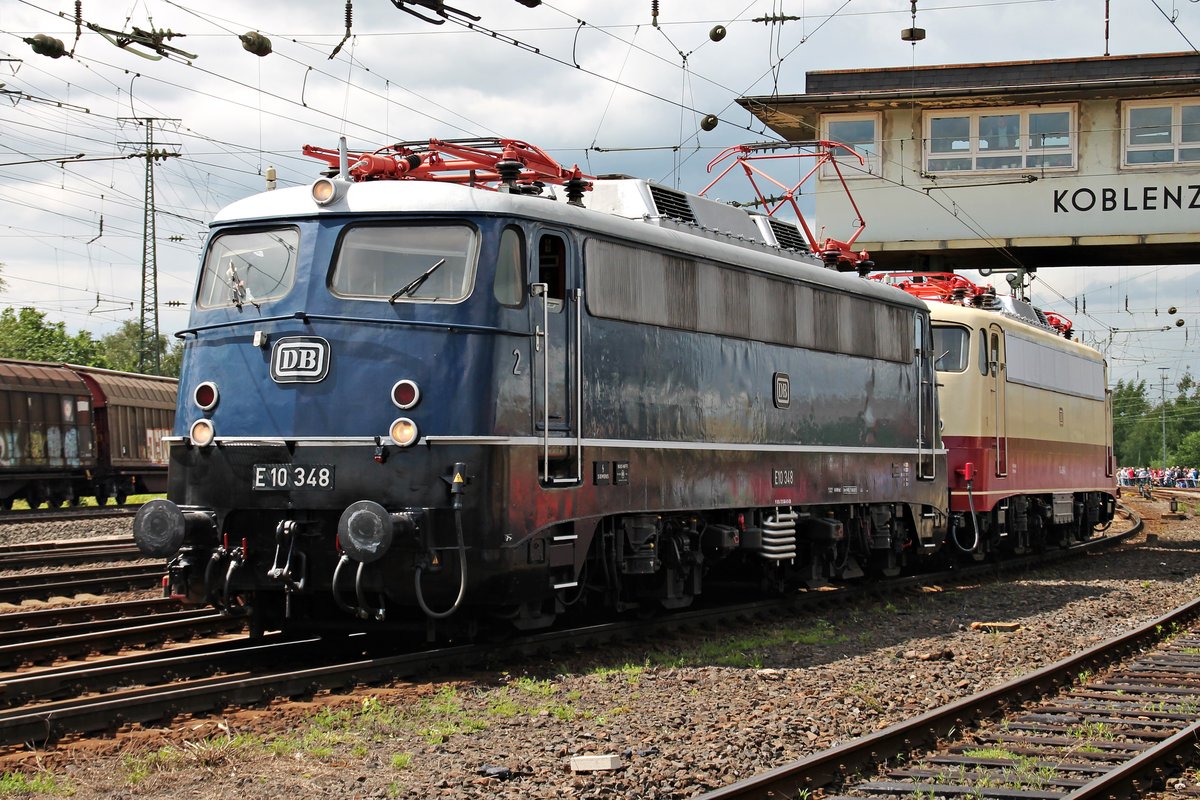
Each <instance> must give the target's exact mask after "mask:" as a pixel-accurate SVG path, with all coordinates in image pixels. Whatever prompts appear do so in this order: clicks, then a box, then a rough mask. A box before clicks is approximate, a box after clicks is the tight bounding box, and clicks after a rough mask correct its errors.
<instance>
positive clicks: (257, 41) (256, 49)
mask: <svg viewBox="0 0 1200 800" xmlns="http://www.w3.org/2000/svg"><path fill="white" fill-rule="evenodd" d="M238 38H239V39H241V40H242V49H243V50H245V51H246V52H247V53H253V54H254V55H256V56H258V57H259V58H262V57H263V56H269V55H271V40H270V39H268V38H267V37H266V36H263V35H262V34H261V33H259V32H258V31H247V32H246V33H243V34H242V35H241V36H239V37H238Z"/></svg>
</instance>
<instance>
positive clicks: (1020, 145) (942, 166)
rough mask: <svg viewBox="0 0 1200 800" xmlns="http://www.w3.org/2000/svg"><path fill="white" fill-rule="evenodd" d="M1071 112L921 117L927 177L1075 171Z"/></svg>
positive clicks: (1008, 110)
mask: <svg viewBox="0 0 1200 800" xmlns="http://www.w3.org/2000/svg"><path fill="white" fill-rule="evenodd" d="M1074 122H1075V107H1074V106H1060V107H1055V106H1040V107H1037V108H1005V109H984V110H980V111H945V112H940V111H939V112H936V113H930V114H928V115H927V116H926V117H925V168H926V170H928V171H929V172H994V171H1000V170H1017V169H1046V170H1051V169H1073V168H1074V167H1075V136H1074V134H1073V131H1074V129H1075V125H1074Z"/></svg>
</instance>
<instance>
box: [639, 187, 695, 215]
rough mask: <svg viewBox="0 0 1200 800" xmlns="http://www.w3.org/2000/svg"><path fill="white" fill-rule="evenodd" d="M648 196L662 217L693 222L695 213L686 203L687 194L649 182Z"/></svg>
mask: <svg viewBox="0 0 1200 800" xmlns="http://www.w3.org/2000/svg"><path fill="white" fill-rule="evenodd" d="M650 197H652V198H653V199H654V207H655V208H657V209H658V213H659V214H660V215H662V216H664V217H672V218H674V219H678V220H682V221H683V222H695V221H696V215H695V214H694V213H692V207H691V205H689V204H688V200H687V195H685V194H684V193H683V192H676V191H673V190H671V189H664V188H663V187H662V186H655V185H654V184H650Z"/></svg>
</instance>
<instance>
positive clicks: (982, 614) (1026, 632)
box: [539, 519, 1200, 675]
mask: <svg viewBox="0 0 1200 800" xmlns="http://www.w3.org/2000/svg"><path fill="white" fill-rule="evenodd" d="M1165 525H1167V526H1171V527H1164V526H1165ZM1148 530H1150V531H1151V536H1152V537H1153V536H1154V535H1157V540H1156V541H1151V542H1146V541H1145V540H1144V539H1143V536H1139V537H1138V538H1137V539H1136V540H1135V543H1134V544H1131V545H1118V546H1117V547H1116V549H1114V550H1109V551H1106V552H1101V553H1096V554H1094V555H1090V556H1084V557H1081V558H1077V559H1072V560H1069V561H1065V562H1059V563H1055V564H1050V565H1047V566H1045V567H1040V568H1036V569H1032V570H1029V571H1027V572H1018V573H1011V574H1009V575H1007V576H1005V577H1004V578H1002V579H989V580H986V581H983V582H977V583H972V584H964V585H957V586H927V587H923V588H922V589H920V590H913V591H912V592H910V593H906V594H902V595H892V596H890V597H887V598H884V599H879V598H875V599H867V600H862V601H859V602H855V603H851V604H849V605H845V606H843V605H831V606H830V608H829V609H827V610H823V611H813V612H807V613H798V614H796V615H793V616H789V617H788V618H786V619H778V620H774V621H769V622H754V623H749V622H748V623H745V624H742V625H738V626H737V627H726V628H723V629H716V630H712V631H706V632H702V633H701V632H697V633H693V634H680V635H676V636H672V637H670V638H669V639H663V640H658V641H655V642H653V643H650V644H636V645H635V644H631V645H628V646H624V647H622V646H615V647H611V648H609V649H608V650H606V653H605V655H604V656H601V657H599V658H596V657H591V658H589V659H587V660H586V662H584V661H577V660H576V659H568V660H561V661H558V662H557V663H555V664H554V665H546V668H547V669H546V672H545V674H546V675H552V674H554V673H556V672H557V673H563V672H567V673H571V672H575V673H578V672H580V671H583V672H587V671H595V670H597V669H598V668H597V666H596V664H597V662H599V663H601V664H603V665H604V666H601V667H599V669H609V668H611V669H619V668H621V667H622V665H624V666H626V667H628V666H629V665H641V666H644V667H680V668H684V667H686V668H697V667H740V668H754V669H765V670H768V671H769V670H789V669H797V668H812V667H818V666H822V665H825V664H830V663H833V662H835V661H839V660H842V659H847V658H855V657H860V656H867V655H870V654H876V655H878V654H879V653H880V651H884V652H885V654H886V656H887V658H888V661H889V662H890V664H895V663H896V660H903V661H904V662H909V661H939V660H953V659H954V658H955V657H956V654H955V653H954V652H953V651H954V649H955V644H954V643H951V644H950V645H949V652H947V651H946V650H945V646H944V645H942V647H943V650H941V651H938V650H937V649H936V647H937V646H932V645H930V646H929V647H932V648H933V649H931V650H928V651H926V650H923V649H922V647H923V645H922V642H921V640H922V639H933V638H939V637H940V638H943V640H944V639H945V637H958V638H959V641H960V642H963V644H964V646H963V648H962V649H964V650H969V651H972V652H973V653H974V652H975V651H978V650H980V649H982V650H984V651H987V650H989V649H994V650H995V651H996V653H997V654H1006V651H1008V650H1012V649H1018V650H1021V649H1028V648H1035V649H1036V648H1037V647H1038V646H1039V642H1041V640H1042V638H1050V637H1052V636H1059V637H1061V636H1062V635H1063V634H1064V633H1066V634H1067V635H1074V636H1080V635H1081V636H1084V637H1086V638H1090V639H1091V640H1096V641H1098V640H1100V639H1105V638H1108V637H1109V636H1112V635H1115V634H1116V633H1117V632H1119V631H1120V630H1124V629H1128V628H1132V627H1134V626H1136V625H1137V624H1140V623H1141V622H1143V621H1145V620H1148V619H1152V618H1154V617H1157V616H1159V615H1161V614H1163V613H1166V612H1167V611H1169V610H1170V609H1171V608H1174V607H1176V606H1178V605H1181V604H1183V603H1184V602H1187V601H1188V600H1190V599H1191V598H1192V597H1193V596H1195V595H1196V594H1200V582H1196V578H1197V576H1198V575H1200V522H1198V521H1197V520H1194V519H1192V520H1187V521H1185V522H1159V521H1158V520H1155V521H1154V525H1153V529H1151V528H1150V527H1149V526H1148ZM1154 530H1157V531H1158V533H1157V534H1155V533H1154ZM1187 582H1195V583H1196V585H1195V586H1194V587H1193V588H1192V589H1191V590H1187V589H1183V588H1182V584H1185V583H1187ZM1181 589H1182V590H1181ZM1076 604H1086V606H1081V607H1079V608H1076V607H1075V606H1076ZM973 622H1008V623H1017V624H1018V625H1020V626H1021V629H1020V630H1019V631H1018V632H1015V633H986V632H980V631H977V630H973V629H972V628H971V623H973ZM981 637H982V644H981ZM1024 655H1025V657H1026V658H1027V659H1028V658H1029V657H1030V654H1029V653H1028V652H1026V653H1025V654H1024ZM1063 655H1065V653H1064V654H1063ZM1041 656H1042V654H1040V653H1036V654H1035V655H1034V656H1033V660H1034V661H1045V662H1046V663H1049V661H1053V660H1056V659H1057V657H1059V654H1058V653H1057V651H1055V652H1053V653H1048V654H1046V657H1045V658H1042V657H1041ZM1051 656H1053V657H1051ZM880 668H881V669H890V668H893V667H892V666H890V665H889V664H888V663H883V664H880ZM900 668H902V669H909V668H910V667H908V666H902V667H900ZM539 671H540V670H539Z"/></svg>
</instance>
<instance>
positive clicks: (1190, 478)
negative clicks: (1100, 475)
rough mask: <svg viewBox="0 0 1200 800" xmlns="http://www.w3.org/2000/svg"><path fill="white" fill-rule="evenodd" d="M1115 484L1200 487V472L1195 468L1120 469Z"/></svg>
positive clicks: (1182, 487) (1183, 487)
mask: <svg viewBox="0 0 1200 800" xmlns="http://www.w3.org/2000/svg"><path fill="white" fill-rule="evenodd" d="M1117 482H1118V483H1120V484H1121V485H1122V486H1168V487H1170V486H1173V487H1176V488H1181V489H1195V488H1198V487H1200V470H1197V469H1196V467H1167V468H1166V469H1153V468H1151V467H1121V468H1120V469H1118V470H1117Z"/></svg>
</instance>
